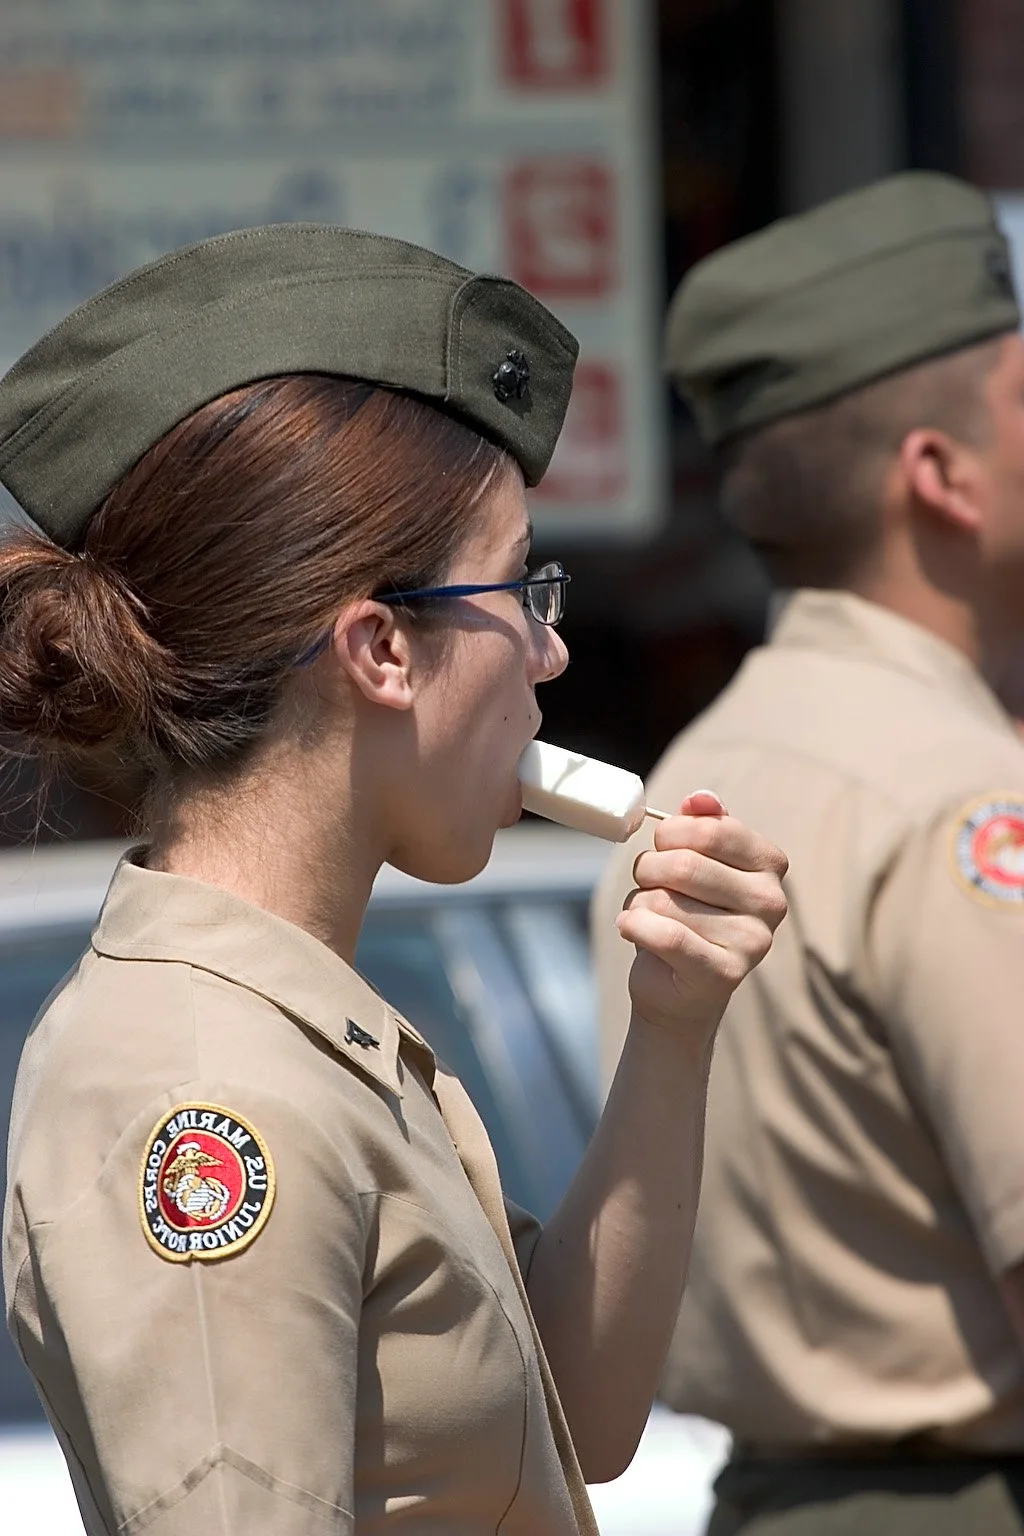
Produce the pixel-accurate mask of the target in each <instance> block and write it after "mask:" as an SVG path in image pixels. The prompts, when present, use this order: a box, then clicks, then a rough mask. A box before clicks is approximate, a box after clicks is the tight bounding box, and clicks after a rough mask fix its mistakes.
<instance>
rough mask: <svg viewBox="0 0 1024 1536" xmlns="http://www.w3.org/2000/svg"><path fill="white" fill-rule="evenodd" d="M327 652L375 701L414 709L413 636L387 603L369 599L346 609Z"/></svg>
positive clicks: (385, 706) (390, 705)
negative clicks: (411, 642)
mask: <svg viewBox="0 0 1024 1536" xmlns="http://www.w3.org/2000/svg"><path fill="white" fill-rule="evenodd" d="M327 655H328V656H333V657H335V658H336V659H337V661H338V662H339V663H340V664H341V666H342V668H343V669H344V670H345V672H347V674H348V676H349V677H350V678H351V680H352V682H353V683H354V684H355V685H356V687H357V688H358V689H359V691H360V693H361V694H362V695H363V697H364V698H366V699H368V700H369V702H370V703H371V704H380V705H383V707H384V708H385V709H411V708H412V705H413V686H412V649H411V646H410V644H409V635H408V632H407V631H406V630H405V629H404V628H403V626H402V625H400V624H399V623H398V621H397V619H396V616H395V613H394V611H393V610H392V609H391V608H390V607H389V606H388V604H387V603H375V602H373V601H372V600H371V599H365V600H364V601H362V602H359V603H353V604H352V605H351V606H350V607H348V608H346V609H344V610H343V612H342V613H340V614H339V616H338V618H337V621H336V622H335V625H334V634H333V638H332V641H331V646H330V649H329V650H328V652H327Z"/></svg>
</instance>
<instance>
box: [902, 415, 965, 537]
mask: <svg viewBox="0 0 1024 1536" xmlns="http://www.w3.org/2000/svg"><path fill="white" fill-rule="evenodd" d="M899 465H900V469H901V471H902V474H903V477H904V480H905V482H906V484H907V486H908V488H909V489H910V491H911V493H912V494H913V496H914V499H915V500H916V501H917V502H918V504H919V505H920V506H922V507H923V508H925V509H926V510H927V511H928V512H930V513H931V514H932V515H933V516H935V517H938V518H940V519H941V520H942V521H943V522H945V523H946V524H947V525H949V524H952V525H954V526H955V527H956V528H958V529H959V530H960V531H961V532H962V533H976V532H977V531H978V529H979V527H980V525H981V516H980V512H979V508H978V498H977V495H976V491H977V482H978V462H977V458H976V456H975V455H974V454H973V453H972V452H971V450H970V448H968V447H967V445H966V444H964V443H958V442H957V440H956V439H955V438H953V437H950V436H948V434H947V433H945V432H940V431H938V430H937V429H936V428H933V427H918V428H916V429H915V430H914V431H913V432H908V433H907V435H906V437H905V438H904V439H903V442H902V443H901V444H900V452H899Z"/></svg>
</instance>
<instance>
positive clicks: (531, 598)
mask: <svg viewBox="0 0 1024 1536" xmlns="http://www.w3.org/2000/svg"><path fill="white" fill-rule="evenodd" d="M571 580H572V577H571V576H569V575H567V574H566V570H565V567H564V566H563V564H562V562H561V560H548V561H547V562H546V563H545V564H544V565H542V566H541V567H540V568H539V570H536V571H531V572H530V574H529V575H528V576H524V577H523V578H522V580H520V581H491V582H486V583H479V582H478V583H474V584H463V585H461V586H456V587H416V588H414V589H413V590H412V591H411V592H386V593H380V592H378V593H376V594H375V596H374V601H375V602H378V603H411V602H414V601H416V600H417V599H418V598H455V597H476V596H478V595H479V594H480V593H483V592H521V593H522V597H523V607H524V608H525V609H526V611H527V613H529V614H530V615H531V616H532V617H533V618H535V619H536V620H537V622H538V624H547V625H549V626H551V627H552V628H553V627H554V626H555V625H556V624H559V623H561V620H562V618H563V617H564V615H565V589H566V587H567V585H568V584H569V582H570V581H571ZM534 587H549V588H551V589H552V591H553V593H554V610H555V611H554V614H553V616H552V617H550V618H548V617H546V616H545V613H544V612H542V611H541V602H540V598H539V596H535V595H534V592H533V588H534Z"/></svg>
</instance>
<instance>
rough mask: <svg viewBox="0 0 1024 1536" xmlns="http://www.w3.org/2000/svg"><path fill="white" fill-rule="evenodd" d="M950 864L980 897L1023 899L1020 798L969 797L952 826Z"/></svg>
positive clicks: (1023, 840)
mask: <svg viewBox="0 0 1024 1536" xmlns="http://www.w3.org/2000/svg"><path fill="white" fill-rule="evenodd" d="M951 852H952V857H953V869H954V871H955V873H956V875H957V878H958V879H959V881H960V883H961V885H963V886H964V887H965V888H966V889H967V890H968V891H969V892H970V893H971V895H972V896H976V897H978V898H979V900H981V901H986V902H995V903H998V904H999V905H1000V906H1005V905H1007V904H1010V905H1014V906H1020V905H1021V904H1022V903H1024V798H1021V796H1020V795H1008V794H1004V795H987V796H985V798H984V799H981V800H972V801H971V803H970V804H969V805H965V806H964V808H963V810H962V811H960V812H959V814H958V815H957V817H956V820H955V822H954V825H953V840H952V847H951Z"/></svg>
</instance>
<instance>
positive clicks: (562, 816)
mask: <svg viewBox="0 0 1024 1536" xmlns="http://www.w3.org/2000/svg"><path fill="white" fill-rule="evenodd" d="M519 782H520V784H521V785H522V787H523V809H524V810H527V811H534V812H535V813H536V814H537V815H538V816H546V817H547V818H548V820H549V821H557V822H560V823H561V825H562V826H563V827H574V828H575V829H576V831H577V832H589V833H591V835H592V836H593V837H604V838H607V839H608V841H609V842H612V843H624V842H625V841H626V839H627V837H632V835H633V833H634V832H636V831H638V830H639V828H640V827H641V826H642V824H643V820H644V817H645V816H647V815H654V816H659V817H660V816H662V815H663V814H664V813H662V812H658V811H653V812H649V811H648V809H647V806H646V805H645V803H644V781H643V779H641V778H640V777H639V776H638V775H637V774H635V773H627V771H626V770H625V768H614V767H613V766H612V764H611V763H599V762H598V761H597V760H596V758H593V757H584V756H583V754H582V752H568V751H566V749H565V748H564V747H553V746H552V745H551V743H550V742H547V741H531V743H530V745H529V746H528V747H527V749H526V751H525V752H524V753H523V755H522V757H521V758H520V759H519Z"/></svg>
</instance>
